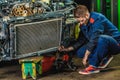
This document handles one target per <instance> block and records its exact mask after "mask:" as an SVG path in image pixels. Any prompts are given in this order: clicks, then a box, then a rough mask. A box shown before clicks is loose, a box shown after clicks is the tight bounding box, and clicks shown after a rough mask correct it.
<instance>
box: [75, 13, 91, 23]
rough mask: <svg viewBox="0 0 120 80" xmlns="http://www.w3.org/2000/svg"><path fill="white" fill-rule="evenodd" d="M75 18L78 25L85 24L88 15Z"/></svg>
mask: <svg viewBox="0 0 120 80" xmlns="http://www.w3.org/2000/svg"><path fill="white" fill-rule="evenodd" d="M75 18H76V20H77V21H78V22H79V23H80V25H86V24H87V21H88V19H89V16H88V15H84V16H76V17H75Z"/></svg>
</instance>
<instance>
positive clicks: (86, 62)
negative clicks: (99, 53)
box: [82, 50, 90, 66]
mask: <svg viewBox="0 0 120 80" xmlns="http://www.w3.org/2000/svg"><path fill="white" fill-rule="evenodd" d="M89 55H90V52H89V51H88V50H86V52H85V55H84V57H83V60H82V63H83V65H84V66H86V65H87V64H88V57H89Z"/></svg>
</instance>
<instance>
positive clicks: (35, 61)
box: [19, 57, 43, 79]
mask: <svg viewBox="0 0 120 80" xmlns="http://www.w3.org/2000/svg"><path fill="white" fill-rule="evenodd" d="M42 59H43V57H31V58H25V59H20V60H19V63H20V64H21V68H22V78H23V79H26V78H27V76H28V75H30V76H31V77H32V78H33V79H36V78H37V71H38V73H39V74H42V69H41V65H40V61H41V60H42Z"/></svg>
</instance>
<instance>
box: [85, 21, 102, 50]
mask: <svg viewBox="0 0 120 80" xmlns="http://www.w3.org/2000/svg"><path fill="white" fill-rule="evenodd" d="M103 34H104V26H103V24H102V23H101V24H97V25H95V26H93V31H92V35H91V36H90V40H89V42H88V43H87V50H88V51H90V52H92V50H93V49H94V48H95V46H96V45H97V42H98V38H99V36H100V35H103Z"/></svg>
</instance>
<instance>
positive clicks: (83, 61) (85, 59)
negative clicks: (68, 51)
mask: <svg viewBox="0 0 120 80" xmlns="http://www.w3.org/2000/svg"><path fill="white" fill-rule="evenodd" d="M82 63H83V65H84V66H86V65H87V64H88V58H87V57H84V58H83V60H82Z"/></svg>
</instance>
